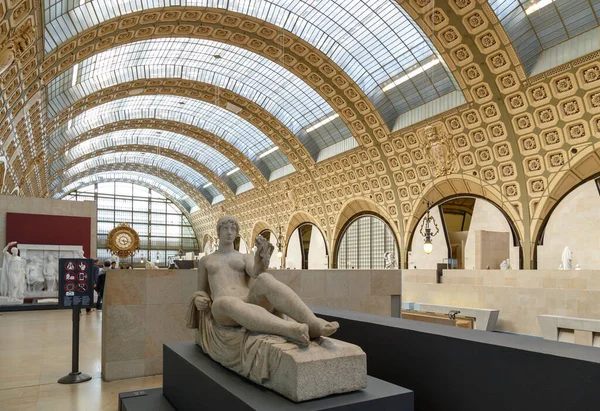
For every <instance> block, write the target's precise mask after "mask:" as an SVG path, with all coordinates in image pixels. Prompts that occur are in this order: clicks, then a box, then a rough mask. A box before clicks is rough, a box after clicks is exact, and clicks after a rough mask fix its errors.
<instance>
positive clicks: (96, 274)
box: [85, 258, 100, 315]
mask: <svg viewBox="0 0 600 411" xmlns="http://www.w3.org/2000/svg"><path fill="white" fill-rule="evenodd" d="M98 263H99V260H98V259H97V258H94V266H93V267H92V268H93V270H94V276H93V279H94V290H95V291H96V293H97V292H98V290H96V284H98V277H99V276H100V265H99V264H98ZM92 303H93V301H92ZM92 311H94V310H92V309H91V308H86V309H85V312H86V313H87V314H88V315H89V314H90V313H91V312H92Z"/></svg>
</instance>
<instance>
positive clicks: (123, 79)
mask: <svg viewBox="0 0 600 411" xmlns="http://www.w3.org/2000/svg"><path fill="white" fill-rule="evenodd" d="M599 21H600V0H568V1H567V0H554V1H551V0H539V1H529V0H489V1H487V0H447V1H434V0H408V1H404V0H397V1H396V0H344V1H342V0H327V1H310V0H304V1H301V0H298V1H295V2H289V1H284V0H245V1H242V0H239V1H236V0H233V1H232V0H230V1H221V0H210V1H209V0H180V1H169V2H165V1H164V0H151V1H142V0H132V1H128V2H118V1H115V0H72V1H71V0H70V1H58V0H0V53H1V54H0V56H1V58H0V70H2V73H1V74H0V87H1V95H2V104H1V106H0V138H1V143H2V144H1V145H0V164H2V166H1V167H2V170H3V171H2V173H3V174H2V175H3V177H2V188H1V192H2V193H3V194H15V195H19V194H20V195H25V196H38V197H51V198H61V197H63V196H65V195H67V194H68V193H69V192H71V191H73V190H75V189H77V188H79V187H83V186H86V185H89V184H93V183H96V182H103V181H132V182H135V183H137V184H141V185H144V186H147V187H152V188H154V189H156V190H159V191H160V192H162V193H164V194H165V195H167V196H168V197H169V198H171V199H173V201H175V202H176V203H177V204H178V205H179V206H180V207H181V208H182V210H183V211H184V212H185V213H186V215H189V216H190V220H191V222H192V224H193V226H194V228H195V230H196V233H197V234H198V236H199V238H203V236H204V235H205V234H210V235H214V234H216V233H214V230H215V228H214V225H215V221H216V219H218V218H219V217H220V216H221V215H223V214H224V213H228V214H233V215H236V216H237V217H238V218H239V219H240V221H241V225H242V233H241V234H242V236H243V237H244V238H245V240H246V242H247V243H249V244H251V243H252V238H253V236H254V235H256V234H257V231H259V230H261V229H264V228H265V227H268V228H270V229H272V230H274V231H276V232H277V230H278V229H279V227H281V229H282V230H283V232H284V233H286V232H291V231H290V230H292V229H293V227H292V225H294V224H296V225H297V224H299V223H302V222H312V223H314V224H315V225H316V226H317V227H318V228H319V229H321V230H322V232H323V233H324V235H325V238H326V239H327V242H328V246H329V247H333V245H334V244H335V241H336V238H338V237H339V234H340V230H341V228H342V227H343V225H344V224H345V222H346V221H348V220H349V219H350V218H352V216H354V215H356V214H357V213H360V212H365V211H368V212H374V213H377V214H378V215H380V216H381V217H383V218H384V219H385V220H386V221H387V222H388V223H389V224H390V225H391V227H392V230H393V231H394V234H395V235H396V237H397V238H398V239H399V243H400V247H401V250H402V255H401V260H402V261H405V257H406V250H407V247H408V242H409V239H410V238H411V234H412V232H413V231H414V228H415V226H416V224H417V222H418V221H419V219H420V218H421V216H422V215H423V213H424V212H425V203H424V200H430V201H434V202H435V201H439V200H441V199H444V198H447V197H449V196H454V195H461V194H462V195H476V196H481V197H485V198H487V199H488V200H490V201H491V202H493V203H494V204H496V205H497V206H498V207H500V208H501V209H502V210H503V211H504V212H505V214H506V215H507V216H508V217H509V218H510V219H511V220H512V222H513V223H514V226H515V227H516V229H517V232H518V237H519V241H520V243H521V246H522V249H523V255H524V260H525V261H524V266H525V267H528V266H529V265H530V264H531V261H532V259H533V254H534V248H535V247H534V244H535V241H536V239H537V238H538V236H539V234H540V230H541V229H542V227H543V221H544V219H545V218H546V217H547V215H548V213H549V212H550V211H551V210H552V208H553V206H554V205H555V204H556V202H557V201H558V200H560V199H561V198H562V196H563V195H565V193H567V192H568V191H569V190H571V189H572V188H573V187H575V186H576V185H577V184H579V183H580V182H581V181H584V180H586V179H588V178H590V177H592V176H594V175H597V174H598V173H600V53H599V52H598V50H599V49H600V40H598V39H600V31H598V30H599V28H598V26H599ZM594 39H596V40H594ZM573 50H575V51H573ZM577 51H579V54H577ZM565 56H567V57H565ZM569 56H570V57H569ZM426 127H434V129H435V130H436V135H439V136H442V138H441V140H437V141H442V143H440V144H442V145H445V146H446V152H447V153H450V154H452V155H453V157H452V163H453V164H452V166H451V167H447V168H445V169H443V170H440V169H439V168H438V167H437V166H436V163H435V162H432V160H431V158H432V151H431V145H430V144H428V142H429V143H430V141H429V140H428V139H429V138H430V137H428V134H426V133H425V128H426ZM434 154H435V152H434ZM330 249H331V248H330Z"/></svg>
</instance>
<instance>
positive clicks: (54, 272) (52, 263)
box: [44, 254, 58, 291]
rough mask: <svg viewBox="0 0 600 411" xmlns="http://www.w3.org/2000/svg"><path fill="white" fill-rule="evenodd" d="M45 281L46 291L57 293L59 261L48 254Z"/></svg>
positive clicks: (45, 265)
mask: <svg viewBox="0 0 600 411" xmlns="http://www.w3.org/2000/svg"><path fill="white" fill-rule="evenodd" d="M44 280H45V281H46V291H57V287H58V261H56V259H55V258H54V255H52V254H48V256H47V257H46V264H44Z"/></svg>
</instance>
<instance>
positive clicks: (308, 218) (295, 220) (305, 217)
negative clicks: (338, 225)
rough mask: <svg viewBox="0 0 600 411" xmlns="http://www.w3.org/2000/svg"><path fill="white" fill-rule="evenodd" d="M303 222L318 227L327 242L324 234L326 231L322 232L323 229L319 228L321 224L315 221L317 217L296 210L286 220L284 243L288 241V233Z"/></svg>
mask: <svg viewBox="0 0 600 411" xmlns="http://www.w3.org/2000/svg"><path fill="white" fill-rule="evenodd" d="M303 223H311V224H312V225H314V226H315V227H317V228H318V229H319V231H321V234H323V237H324V238H325V242H327V237H326V235H325V234H326V231H325V232H324V230H323V229H321V226H320V224H319V223H318V222H317V219H316V218H314V217H313V216H312V215H310V214H309V213H307V212H305V211H296V212H294V213H292V215H290V218H289V219H288V222H287V225H286V227H287V228H286V231H285V237H284V238H285V239H286V244H287V243H288V239H289V238H290V235H291V234H292V233H293V232H294V231H295V230H296V228H298V227H299V226H300V225H301V224H303Z"/></svg>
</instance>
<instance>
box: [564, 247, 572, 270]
mask: <svg viewBox="0 0 600 411" xmlns="http://www.w3.org/2000/svg"><path fill="white" fill-rule="evenodd" d="M562 269H563V270H572V269H573V252H572V251H571V249H570V248H569V246H566V247H565V248H564V250H563V253H562Z"/></svg>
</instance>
